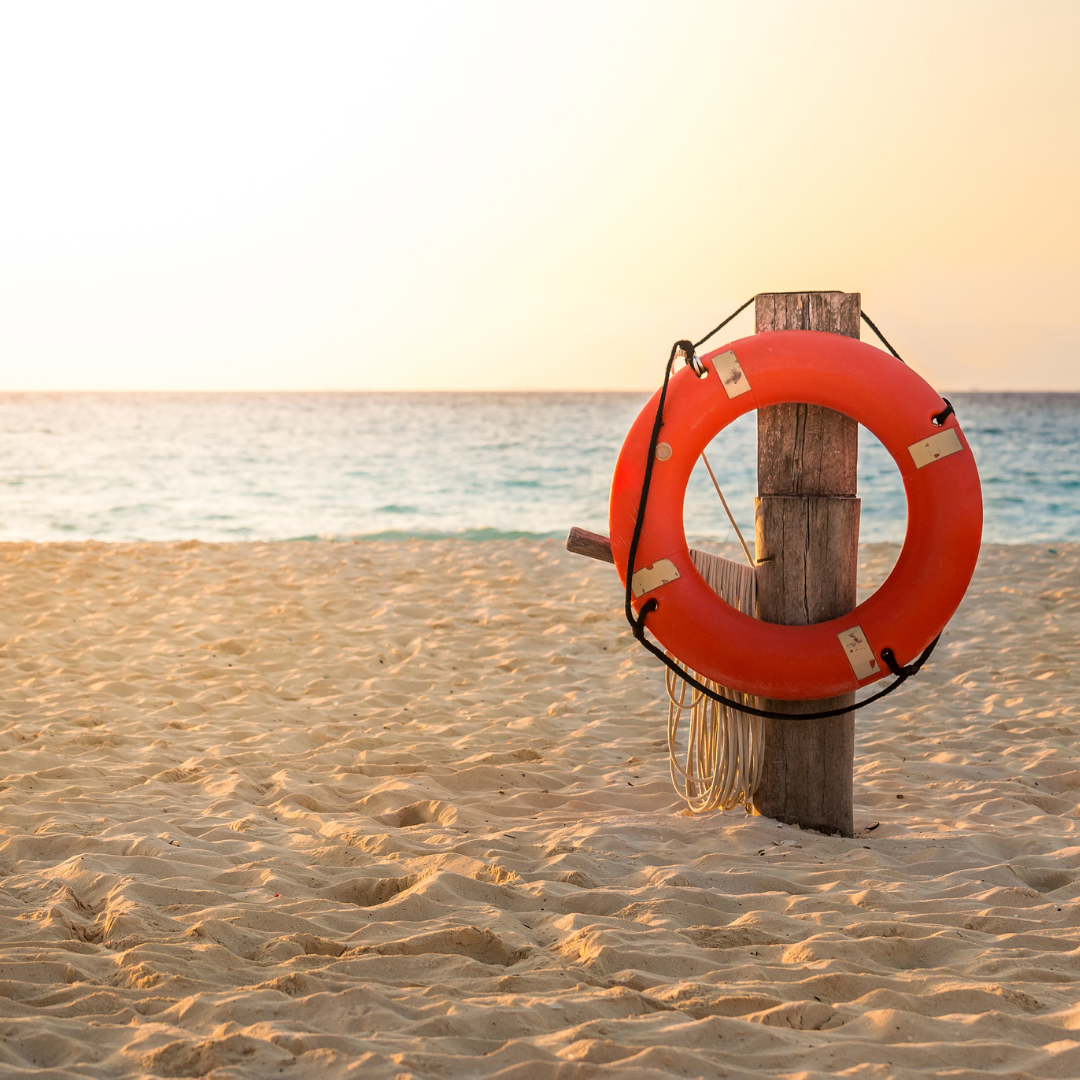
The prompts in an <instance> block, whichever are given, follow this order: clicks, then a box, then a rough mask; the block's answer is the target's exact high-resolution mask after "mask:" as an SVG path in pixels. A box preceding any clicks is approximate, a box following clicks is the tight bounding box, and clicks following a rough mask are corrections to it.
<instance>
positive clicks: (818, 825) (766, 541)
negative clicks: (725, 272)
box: [754, 292, 860, 836]
mask: <svg viewBox="0 0 1080 1080" xmlns="http://www.w3.org/2000/svg"><path fill="white" fill-rule="evenodd" d="M859 315H860V296H859V294H858V293H840V292H818V293H762V294H760V295H758V296H757V297H756V303H755V320H754V321H755V330H756V331H758V332H762V331H768V330H824V331H827V332H829V333H833V334H846V335H847V336H848V337H854V338H857V337H858V336H859ZM858 453H859V425H858V424H857V423H856V422H855V421H854V420H852V419H851V418H850V417H848V416H844V415H843V414H842V413H838V412H834V411H833V410H832V409H825V408H822V407H821V406H817V405H794V404H793V405H774V406H770V407H768V408H765V409H761V410H759V412H758V499H757V513H756V523H755V531H756V539H757V560H758V567H757V579H758V618H759V619H763V620H765V621H766V622H773V623H783V624H785V625H788V626H804V625H806V624H807V623H814V622H822V621H824V620H826V619H833V618H836V617H837V616H839V615H844V614H846V613H847V612H849V611H852V610H853V609H854V607H855V583H856V573H857V570H858V546H859V500H858V499H857V498H856V497H855V491H856V469H857V465H858ZM776 662H777V664H783V662H784V661H783V657H777V660H776ZM854 700H855V695H854V694H843V695H841V696H840V697H836V698H829V699H827V700H824V701H812V702H792V701H771V700H769V701H766V702H765V703H764V705H765V707H766V708H769V709H773V710H775V711H777V712H809V711H812V710H820V709H830V708H837V707H839V706H841V705H850V704H851V703H852V702H853V701H854ZM763 723H764V728H765V752H764V771H763V774H762V779H761V785H760V787H759V788H758V791H757V794H755V796H754V807H755V809H756V810H757V811H758V812H759V813H761V814H764V815H765V816H767V817H771V818H775V819H776V820H777V821H784V822H787V823H789V824H793V825H801V826H802V827H803V828H807V829H817V830H819V831H821V832H827V833H839V834H840V835H842V836H851V835H853V833H854V822H853V820H852V793H851V789H852V770H853V765H854V757H855V714H854V713H845V714H844V715H843V716H838V717H834V718H833V719H831V720H765V721H763Z"/></svg>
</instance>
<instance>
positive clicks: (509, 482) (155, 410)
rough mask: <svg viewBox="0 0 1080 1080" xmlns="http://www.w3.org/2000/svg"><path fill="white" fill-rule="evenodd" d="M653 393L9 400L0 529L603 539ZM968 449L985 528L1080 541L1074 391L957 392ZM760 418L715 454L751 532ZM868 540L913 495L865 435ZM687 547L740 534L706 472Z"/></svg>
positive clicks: (864, 535) (726, 438)
mask: <svg viewBox="0 0 1080 1080" xmlns="http://www.w3.org/2000/svg"><path fill="white" fill-rule="evenodd" d="M648 397H649V395H648V394H646V393H485V394H470V393H419V394H415V393H409V394H406V393H401V394H395V393H246V394H105V393H101V394H98V393H82V394H44V393H43V394H7V395H0V492H2V496H0V540H3V541H21V540H33V541H62V540H91V539H92V540H105V541H131V540H183V539H199V540H208V541H236V540H255V539H264V540H291V539H300V538H305V539H306V538H313V537H321V538H326V539H330V540H352V539H364V538H390V539H397V538H402V539H404V538H408V537H446V536H459V537H464V538H467V539H472V540H483V539H485V538H494V537H513V536H537V537H539V536H552V537H559V538H562V537H564V536H565V535H566V532H567V529H568V528H569V527H570V526H571V525H578V526H581V527H583V528H587V529H591V530H593V531H595V532H602V533H606V532H607V495H608V487H609V484H610V481H611V472H612V468H613V467H614V464H615V459H616V456H617V454H618V451H619V447H620V445H621V443H622V440H623V438H624V436H625V434H626V432H627V430H628V429H629V427H630V424H631V422H632V421H633V419H634V417H635V416H636V415H637V413H638V412H639V411H640V409H641V407H642V406H643V405H644V404H645V402H646V401H647V400H648ZM950 398H951V400H952V401H953V403H954V404H955V406H956V412H957V415H958V417H959V418H960V423H961V424H962V426H963V428H964V431H965V433H966V434H967V437H968V439H969V441H970V443H971V445H972V448H973V450H974V452H975V457H976V461H977V463H978V466H979V472H980V475H981V477H982V483H983V496H984V500H985V506H986V514H985V518H986V521H985V530H984V539H985V540H987V541H993V542H999V543H1011V542H1018V541H1055V540H1077V539H1080V504H1078V500H1077V495H1078V492H1080V456H1078V454H1077V452H1076V446H1077V439H1078V434H1080V394H986V393H957V394H953V395H950ZM755 431H756V429H755V421H754V417H753V416H752V415H751V416H747V417H742V418H741V419H740V420H739V421H738V422H736V423H735V424H733V425H732V426H731V427H730V428H729V429H727V430H726V431H725V432H723V433H722V434H721V436H720V437H719V438H717V439H716V440H715V441H714V443H713V445H712V446H711V447H710V449H709V451H708V455H709V459H710V462H711V464H712V466H713V469H714V470H715V472H716V473H717V476H718V478H719V480H720V483H721V485H722V486H723V488H724V493H725V495H726V496H727V498H728V501H729V503H730V504H731V506H732V509H733V511H734V513H735V515H736V518H737V520H738V521H739V524H740V527H741V528H742V529H743V531H744V533H746V534H747V536H748V538H750V537H752V535H753V513H754V509H753V507H754V489H755V472H756V457H755V455H756V450H755V441H756V434H755ZM859 494H860V496H861V497H862V500H863V505H862V527H861V539H862V540H864V541H878V540H892V541H901V540H902V539H903V536H904V525H905V506H904V494H903V487H902V485H901V483H900V478H899V474H898V472H897V471H896V468H895V466H894V465H893V463H892V461H891V459H890V458H889V456H888V454H887V453H886V452H885V450H884V449H883V447H882V446H881V445H880V444H879V443H878V442H877V441H876V440H875V439H874V438H873V436H871V435H869V434H868V433H867V432H866V431H861V432H860V447H859ZM684 523H685V526H686V532H687V536H688V537H689V538H690V539H691V540H713V541H729V540H732V539H734V534H733V533H732V530H731V527H730V525H729V524H728V522H727V519H726V517H725V516H724V513H723V510H722V508H721V506H720V504H719V501H718V500H717V498H716V495H715V492H714V491H713V489H712V486H711V483H710V482H709V479H708V476H707V474H706V473H705V471H704V469H703V468H702V467H701V466H700V465H699V468H698V469H697V470H696V472H695V474H694V476H693V478H692V480H691V484H690V488H689V490H688V493H687V500H686V507H685V513H684Z"/></svg>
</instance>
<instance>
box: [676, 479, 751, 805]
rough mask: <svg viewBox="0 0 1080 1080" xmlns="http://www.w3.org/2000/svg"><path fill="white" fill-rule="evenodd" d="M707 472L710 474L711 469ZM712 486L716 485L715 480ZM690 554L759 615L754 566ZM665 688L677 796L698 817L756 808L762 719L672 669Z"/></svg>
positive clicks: (737, 697)
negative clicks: (682, 736)
mask: <svg viewBox="0 0 1080 1080" xmlns="http://www.w3.org/2000/svg"><path fill="white" fill-rule="evenodd" d="M709 472H710V474H711V473H712V470H711V469H710V470H709ZM713 482H714V483H715V482H716V481H715V477H714V479H713ZM717 491H719V485H717ZM721 498H723V496H722V495H721ZM725 509H726V504H725ZM740 539H742V537H741V536H740ZM744 543H745V542H744ZM690 554H691V558H692V559H693V560H694V565H695V566H696V567H697V568H698V571H699V572H700V574H701V576H702V577H703V578H704V579H705V580H706V582H707V583H708V585H709V588H711V589H712V590H713V592H715V593H716V594H717V595H718V596H719V597H720V598H721V599H722V600H723V601H725V603H728V604H730V605H731V606H732V607H733V608H736V609H737V610H739V611H742V612H745V613H746V614H748V615H753V614H754V613H755V612H756V610H757V575H756V574H755V573H754V570H753V567H752V566H743V565H742V564H741V563H737V562H732V561H731V560H730V559H722V558H720V556H718V555H709V554H707V553H706V552H704V551H697V550H693V551H691V553H690ZM669 655H670V654H669ZM676 663H677V665H678V668H679V669H680V670H682V671H686V672H687V674H689V675H691V676H693V675H694V674H695V673H694V672H691V671H689V669H688V668H686V667H685V666H684V665H683V664H681V663H679V662H678V661H676ZM666 685H667V694H668V764H669V768H670V770H671V782H672V784H673V785H674V787H675V791H676V792H677V793H678V795H679V797H680V798H681V799H682V800H683V801H684V802H685V803H686V805H687V807H688V808H689V810H690V811H691V812H692V813H694V814H704V813H706V812H707V811H709V810H730V809H732V808H733V807H735V806H744V807H746V809H747V810H750V809H752V807H753V798H754V792H755V791H756V790H757V787H758V784H759V783H760V782H761V768H762V763H763V761H764V733H763V730H762V723H761V718H760V717H757V716H750V715H748V714H747V713H745V712H743V711H742V710H740V709H737V708H735V707H734V706H733V705H729V704H726V703H725V702H723V701H719V700H717V699H716V698H712V697H709V696H707V695H706V694H703V693H702V692H701V691H700V690H696V689H694V688H693V687H692V686H691V685H690V684H689V683H688V682H686V680H685V679H683V678H680V676H679V675H678V674H677V672H676V671H675V670H673V669H671V668H670V667H669V669H668V671H667V672H666ZM705 685H706V686H708V687H709V689H710V690H712V691H713V692H714V693H716V694H717V695H721V696H724V697H730V698H732V699H733V700H734V701H739V702H742V703H745V704H748V705H749V704H751V703H752V702H753V699H752V698H750V697H749V695H746V694H741V693H739V692H738V691H734V690H730V689H728V688H727V687H724V686H720V685H718V684H717V683H715V682H712V681H710V680H706V682H705ZM687 695H689V698H690V699H689V701H688V700H687ZM755 704H756V703H755ZM684 713H687V714H689V715H688V721H689V722H688V725H687V729H686V750H685V755H684V754H683V752H682V751H681V749H680V747H679V728H680V726H681V723H682V719H683V714H684ZM680 757H685V761H686V767H685V768H683V767H682V766H681V765H680V764H679V758H680Z"/></svg>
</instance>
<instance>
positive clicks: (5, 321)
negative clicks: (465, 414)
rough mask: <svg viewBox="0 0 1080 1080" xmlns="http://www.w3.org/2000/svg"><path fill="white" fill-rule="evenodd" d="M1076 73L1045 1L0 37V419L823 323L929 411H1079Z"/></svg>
mask: <svg viewBox="0 0 1080 1080" xmlns="http://www.w3.org/2000/svg"><path fill="white" fill-rule="evenodd" d="M1078 52H1080V3H1076V2H1061V3H1059V2H1037V0H1035V2H1032V0H1028V2H1015V3H995V2H991V0H982V2H948V0H935V2H932V3H923V2H914V0H911V2H904V3H889V2H879V3H870V2H866V0H860V2H851V3H849V2H828V0H825V2H814V3H808V2H805V0H798V2H762V0H755V2H745V3H744V2H739V3H725V2H720V0H713V2H711V3H691V2H679V0H666V2H660V0H655V2H647V3H643V2H635V0H619V2H614V3H606V2H598V0H591V2H590V0H575V2H558V0H554V2H553V0H545V2H542V3H531V2H499V3H487V2H449V0H442V2H432V3H410V2H400V0H395V2H393V3H389V2H379V3H360V2H357V3H348V4H333V3H316V4H303V3H293V4H277V3H266V2H261V3H228V2H224V3H222V2H217V3H190V2H188V3H184V4H171V5H166V4H146V3H131V4H116V3H94V4H84V3H79V4H75V3H40V4H8V5H6V6H4V7H3V9H2V14H0V100H2V101H3V105H2V108H0V137H2V140H3V141H2V145H3V160H4V167H3V169H2V170H0V196H2V197H0V232H2V237H0V357H2V363H3V380H2V384H0V389H9V390H10V389H46V390H64V389H131V390H137V389H148V390H155V389H206V390H216V389H222V390H226V389H227V390H236V389H239V390H243V389H504V388H507V389H532V388H536V389H577V388H582V389H634V388H647V387H652V386H654V385H655V384H656V383H657V382H658V381H659V379H660V376H661V372H662V367H663V363H664V361H665V360H666V357H667V354H668V350H669V348H670V345H671V342H672V341H673V340H675V339H676V338H681V337H687V336H689V337H698V336H700V335H701V334H703V333H704V332H705V331H706V330H708V329H709V328H711V326H712V325H714V324H715V323H716V322H718V321H719V319H720V318H721V317H723V316H724V315H726V314H727V313H728V312H729V311H730V310H731V309H733V308H734V307H735V306H737V305H738V304H739V303H741V302H742V301H743V300H744V299H746V298H748V297H749V296H751V295H752V294H754V293H755V292H763V291H775V290H802V289H843V290H847V291H859V292H861V293H862V294H863V306H864V308H865V310H866V311H867V312H868V313H869V314H870V315H871V317H872V318H874V320H875V321H876V322H877V323H878V324H879V325H880V326H881V327H882V329H883V330H884V331H885V333H886V334H887V336H889V337H890V338H891V339H892V340H893V343H894V344H895V345H896V346H897V348H898V349H899V350H900V352H901V354H902V355H903V356H904V357H905V359H907V360H909V361H910V362H911V363H912V365H913V366H914V367H915V368H916V370H918V371H920V372H921V373H922V374H923V375H924V376H926V377H927V378H928V379H930V381H931V382H933V383H934V384H935V385H937V386H938V387H939V388H942V389H945V390H950V389H953V390H965V389H1015V390H1025V389H1071V390H1080V318H1078V307H1080V305H1078V303H1077V300H1076V297H1077V296H1078V295H1080V211H1078V209H1077V200H1078V198H1080V138H1078V135H1080V61H1078V59H1077V56H1078ZM751 331H752V319H751V317H750V315H749V313H748V314H747V315H745V316H743V317H742V319H741V320H740V322H739V323H737V324H736V325H735V326H734V327H733V333H731V335H730V336H731V337H738V336H741V335H742V334H744V333H749V332H751ZM725 336H726V335H725ZM864 336H866V335H864ZM718 343H719V342H718Z"/></svg>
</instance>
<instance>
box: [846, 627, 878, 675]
mask: <svg viewBox="0 0 1080 1080" xmlns="http://www.w3.org/2000/svg"><path fill="white" fill-rule="evenodd" d="M836 636H837V637H838V638H839V639H840V644H841V645H843V646H844V652H845V653H846V654H847V658H848V663H849V664H850V665H851V670H852V671H854V672H855V678H856V679H869V678H870V676H871V675H877V674H879V673H880V672H881V667H880V666H879V664H878V662H877V657H875V656H874V650H873V649H871V648H870V642H868V641H867V640H866V635H865V634H864V633H863V629H862V627H861V626H853V627H852V628H851V629H850V630H845V631H843V632H842V633H840V634H837V635H836Z"/></svg>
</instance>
